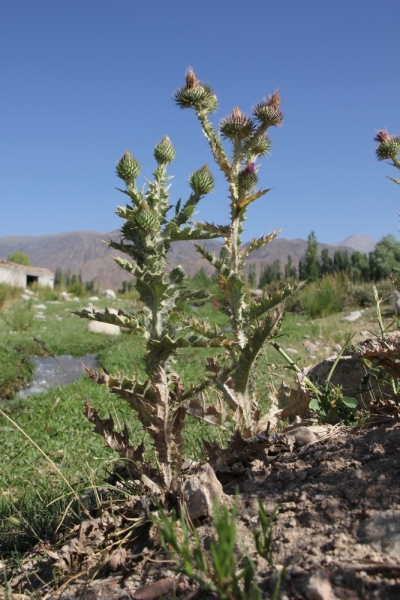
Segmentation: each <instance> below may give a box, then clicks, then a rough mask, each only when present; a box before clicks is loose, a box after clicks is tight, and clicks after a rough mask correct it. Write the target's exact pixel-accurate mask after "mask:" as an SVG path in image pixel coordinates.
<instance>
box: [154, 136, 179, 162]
mask: <svg viewBox="0 0 400 600" xmlns="http://www.w3.org/2000/svg"><path fill="white" fill-rule="evenodd" d="M175 156H176V150H175V148H174V147H173V145H172V143H171V140H170V139H169V137H168V136H167V135H166V136H165V137H163V139H162V140H161V142H159V143H158V144H157V146H156V147H155V148H154V158H155V159H156V161H157V162H158V164H159V165H167V164H168V163H170V162H172V161H173V160H174V158H175Z"/></svg>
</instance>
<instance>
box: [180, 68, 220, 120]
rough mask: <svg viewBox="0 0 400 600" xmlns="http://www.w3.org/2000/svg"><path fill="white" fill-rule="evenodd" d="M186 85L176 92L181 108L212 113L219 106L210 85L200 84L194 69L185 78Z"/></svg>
mask: <svg viewBox="0 0 400 600" xmlns="http://www.w3.org/2000/svg"><path fill="white" fill-rule="evenodd" d="M185 82H186V84H185V85H184V86H183V87H181V88H179V89H178V90H177V92H175V102H176V103H177V105H178V106H179V107H180V108H194V109H195V110H205V111H206V112H207V113H212V112H214V111H215V110H216V108H217V106H218V101H217V97H216V95H215V94H214V92H213V90H212V89H211V87H210V86H209V85H206V84H205V83H200V82H199V80H198V78H197V75H196V73H195V72H194V71H193V69H192V67H189V68H188V70H187V72H186V77H185Z"/></svg>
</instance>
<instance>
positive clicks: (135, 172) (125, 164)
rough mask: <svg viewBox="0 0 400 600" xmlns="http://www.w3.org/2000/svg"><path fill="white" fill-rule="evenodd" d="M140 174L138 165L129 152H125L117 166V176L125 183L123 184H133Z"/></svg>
mask: <svg viewBox="0 0 400 600" xmlns="http://www.w3.org/2000/svg"><path fill="white" fill-rule="evenodd" d="M139 173H140V164H139V163H138V161H137V160H136V158H133V156H132V154H131V153H130V152H129V150H126V152H125V154H124V155H123V157H122V158H121V160H120V161H119V162H118V164H117V175H118V177H120V178H121V179H123V180H124V181H125V183H131V182H133V181H134V180H135V179H136V177H138V176H139Z"/></svg>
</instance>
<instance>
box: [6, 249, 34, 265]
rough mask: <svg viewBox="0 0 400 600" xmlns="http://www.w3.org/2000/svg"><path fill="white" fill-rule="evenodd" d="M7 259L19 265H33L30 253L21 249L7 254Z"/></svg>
mask: <svg viewBox="0 0 400 600" xmlns="http://www.w3.org/2000/svg"><path fill="white" fill-rule="evenodd" d="M7 260H9V261H10V262H13V263H15V264H17V265H25V266H27V267H30V266H31V265H32V263H31V259H30V258H29V254H26V253H25V252H21V251H20V250H17V251H16V252H11V254H9V255H8V256H7Z"/></svg>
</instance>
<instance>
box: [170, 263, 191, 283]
mask: <svg viewBox="0 0 400 600" xmlns="http://www.w3.org/2000/svg"><path fill="white" fill-rule="evenodd" d="M169 278H170V281H171V283H175V284H177V285H179V284H180V283H182V282H183V281H184V280H185V279H187V276H186V273H185V270H184V269H183V267H182V265H178V266H177V267H175V268H174V269H172V270H171V272H170V274H169Z"/></svg>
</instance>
